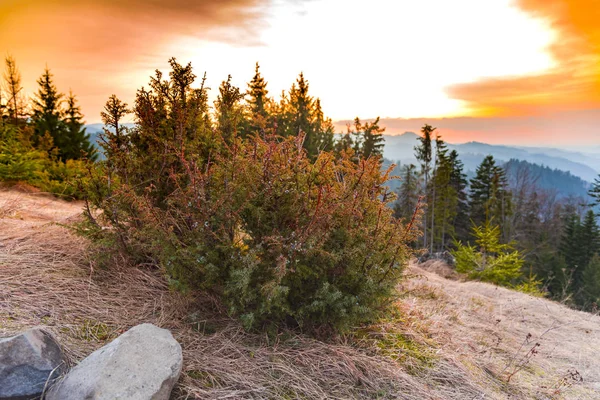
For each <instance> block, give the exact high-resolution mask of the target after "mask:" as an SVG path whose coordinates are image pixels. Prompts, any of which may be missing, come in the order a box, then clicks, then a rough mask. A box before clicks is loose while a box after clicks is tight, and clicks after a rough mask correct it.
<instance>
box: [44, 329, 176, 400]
mask: <svg viewBox="0 0 600 400" xmlns="http://www.w3.org/2000/svg"><path fill="white" fill-rule="evenodd" d="M182 362H183V358H182V355H181V346H180V345H179V343H177V341H176V340H175V339H173V336H172V335H171V332H169V331H168V330H166V329H161V328H158V327H156V326H154V325H152V324H142V325H138V326H136V327H134V328H131V329H130V330H128V331H127V332H125V333H124V334H122V335H121V336H119V337H118V338H117V339H115V340H113V341H112V342H110V343H109V344H107V345H106V346H104V347H102V348H100V349H98V350H96V351H95V352H93V353H92V354H90V355H89V356H88V357H87V358H85V359H84V360H83V361H81V363H79V365H77V366H76V367H75V368H73V369H72V370H71V371H70V372H69V373H68V374H67V375H66V377H65V378H64V380H62V381H61V382H59V383H57V384H56V385H55V386H54V387H53V388H52V389H51V390H50V393H49V394H48V395H47V396H46V400H82V399H86V400H125V399H127V400H150V399H151V400H167V399H168V398H169V396H170V394H171V390H172V389H173V385H175V382H177V379H178V378H179V374H180V372H181V366H182Z"/></svg>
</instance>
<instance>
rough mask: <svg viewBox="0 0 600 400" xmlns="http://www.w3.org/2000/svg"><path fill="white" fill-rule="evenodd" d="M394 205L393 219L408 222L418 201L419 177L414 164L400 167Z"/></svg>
mask: <svg viewBox="0 0 600 400" xmlns="http://www.w3.org/2000/svg"><path fill="white" fill-rule="evenodd" d="M397 195H398V197H397V199H396V202H395V203H394V217H396V218H401V219H403V220H404V221H410V219H411V218H412V216H413V214H414V212H415V209H416V207H417V203H418V201H419V175H418V172H417V167H416V166H415V165H414V164H410V165H405V166H403V167H402V172H401V183H400V187H399V188H398V191H397Z"/></svg>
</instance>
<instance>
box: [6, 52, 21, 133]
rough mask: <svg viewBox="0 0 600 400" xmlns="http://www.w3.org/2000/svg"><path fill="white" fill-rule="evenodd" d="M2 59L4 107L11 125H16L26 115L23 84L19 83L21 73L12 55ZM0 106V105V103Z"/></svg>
mask: <svg viewBox="0 0 600 400" xmlns="http://www.w3.org/2000/svg"><path fill="white" fill-rule="evenodd" d="M4 61H5V65H6V69H5V72H4V86H5V93H6V96H5V97H6V102H5V104H4V108H5V109H6V112H7V116H8V118H9V119H10V122H11V123H12V124H13V125H15V126H18V125H20V124H21V123H22V122H24V120H25V117H26V116H27V112H26V104H25V99H24V95H23V85H22V83H21V73H20V72H19V70H18V68H17V63H16V62H15V59H14V58H13V57H12V56H6V58H5V60H4ZM0 103H1V102H0ZM0 107H2V104H0Z"/></svg>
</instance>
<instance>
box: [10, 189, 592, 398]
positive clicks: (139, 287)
mask: <svg viewBox="0 0 600 400" xmlns="http://www.w3.org/2000/svg"><path fill="white" fill-rule="evenodd" d="M81 208H82V204H81V203H77V202H64V201H60V200H56V199H54V198H52V197H48V196H46V195H43V194H35V193H23V192H19V191H15V190H4V191H0V337H6V336H11V335H13V334H16V333H18V332H21V331H23V330H25V329H27V328H30V327H33V326H43V327H44V328H45V329H47V330H49V331H50V332H52V333H53V335H54V336H55V337H56V338H57V339H58V341H59V342H60V343H61V344H62V345H63V346H64V347H65V349H66V353H67V357H68V359H69V361H70V363H71V364H72V365H74V364H76V363H77V362H79V361H80V360H82V359H83V358H84V357H86V356H88V355H89V354H90V353H92V352H93V351H94V350H96V349H98V348H100V347H102V346H104V345H106V344H107V343H109V342H110V341H111V340H113V339H114V338H116V337H118V336H119V335H120V334H121V333H123V332H125V331H126V330H127V329H129V328H131V327H132V326H135V325H138V324H140V323H145V322H150V323H153V324H155V325H157V326H160V327H163V328H166V329H169V330H170V331H171V332H172V333H173V336H174V337H175V339H177V341H178V342H179V343H180V344H181V346H182V348H183V359H184V363H183V370H182V373H181V377H180V379H179V382H178V384H177V385H176V388H175V390H174V391H173V394H172V398H173V399H186V398H187V399H192V398H288V399H293V398H312V399H324V398H338V399H347V398H398V399H415V400H416V399H532V398H533V399H599V398H600V357H598V355H599V354H600V317H598V315H593V314H589V313H582V312H578V311H574V310H571V309H569V308H567V307H565V306H563V305H560V304H557V303H554V302H551V301H548V300H545V299H541V298H536V297H532V296H529V295H526V294H523V293H519V292H514V291H511V290H508V289H504V288H498V287H496V286H493V285H489V284H484V283H478V282H463V281H461V280H460V279H459V277H458V276H456V274H454V273H453V272H452V271H451V270H449V269H448V268H447V267H446V266H444V265H440V264H436V263H429V264H425V265H421V266H411V267H410V268H408V269H407V272H406V278H405V280H404V281H403V283H402V284H401V285H400V286H399V288H398V290H399V300H398V301H397V303H396V304H395V309H394V311H393V312H392V313H390V315H389V316H388V317H387V318H385V319H383V320H382V321H380V322H378V323H377V324H374V325H373V326H370V327H363V328H360V329H357V331H356V332H355V333H354V334H353V335H349V336H345V337H338V338H329V339H327V340H325V341H320V340H316V339H311V338H308V337H305V336H303V335H301V334H299V333H297V332H282V333H281V334H279V335H277V336H273V335H271V336H269V335H265V334H251V333H247V332H244V331H243V330H242V329H241V328H240V326H239V324H238V323H237V322H236V321H235V320H233V319H230V318H228V317H227V316H226V314H225V313H223V310H222V309H221V307H220V305H219V303H218V301H216V300H215V299H212V298H210V297H208V296H206V295H203V294H201V293H192V294H188V295H186V296H184V295H182V294H181V293H178V292H175V291H173V290H171V289H170V288H169V286H168V284H167V283H166V281H165V279H164V277H163V275H162V274H161V272H160V271H159V270H156V269H153V268H150V267H145V266H139V267H134V266H130V265H128V264H127V263H126V262H125V261H124V260H122V259H118V258H114V257H113V258H110V259H108V260H104V263H103V264H101V263H99V262H98V260H97V259H96V258H94V257H91V256H90V254H89V252H88V250H87V248H88V243H87V242H86V240H85V239H82V238H80V237H77V236H75V235H74V234H73V233H72V232H70V230H69V229H68V228H67V227H66V226H68V225H69V224H71V223H73V222H74V221H76V220H77V219H78V215H79V214H80V211H81ZM104 265H108V267H105V266H104ZM444 276H446V277H444Z"/></svg>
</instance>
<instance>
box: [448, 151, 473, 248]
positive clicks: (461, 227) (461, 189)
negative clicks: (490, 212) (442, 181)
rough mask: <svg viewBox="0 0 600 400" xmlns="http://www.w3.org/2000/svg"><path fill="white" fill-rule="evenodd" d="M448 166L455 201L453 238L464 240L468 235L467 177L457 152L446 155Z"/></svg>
mask: <svg viewBox="0 0 600 400" xmlns="http://www.w3.org/2000/svg"><path fill="white" fill-rule="evenodd" d="M448 163H449V165H450V182H449V184H450V186H451V187H452V189H454V193H455V194H456V198H457V199H456V200H457V202H458V203H457V208H456V213H455V215H454V220H453V221H452V227H453V230H454V236H455V237H454V238H455V239H457V240H466V239H467V237H468V235H469V203H468V199H467V184H468V183H467V175H466V174H465V173H464V172H463V169H464V165H463V163H462V161H461V160H460V159H459V158H458V152H457V151H456V150H452V151H451V152H450V154H449V155H448Z"/></svg>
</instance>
